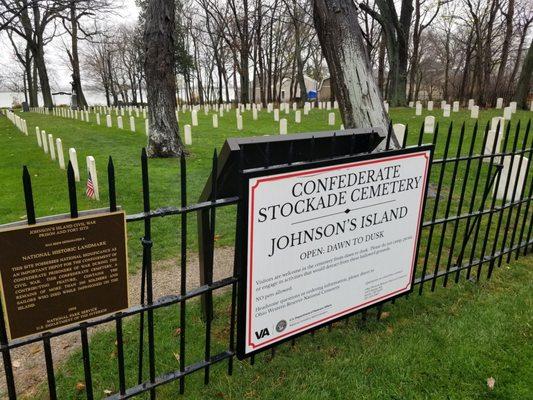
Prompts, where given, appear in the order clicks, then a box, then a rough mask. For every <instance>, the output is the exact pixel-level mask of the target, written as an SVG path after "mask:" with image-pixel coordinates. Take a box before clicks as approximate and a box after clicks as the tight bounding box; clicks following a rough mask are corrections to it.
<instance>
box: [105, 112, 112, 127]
mask: <svg viewBox="0 0 533 400" xmlns="http://www.w3.org/2000/svg"><path fill="white" fill-rule="evenodd" d="M105 120H106V124H107V127H108V128H111V127H112V126H113V122H112V121H111V115H109V114H107V115H106V116H105Z"/></svg>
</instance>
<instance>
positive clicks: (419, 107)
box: [415, 101, 422, 115]
mask: <svg viewBox="0 0 533 400" xmlns="http://www.w3.org/2000/svg"><path fill="white" fill-rule="evenodd" d="M415 115H422V103H420V102H418V101H417V102H416V110H415Z"/></svg>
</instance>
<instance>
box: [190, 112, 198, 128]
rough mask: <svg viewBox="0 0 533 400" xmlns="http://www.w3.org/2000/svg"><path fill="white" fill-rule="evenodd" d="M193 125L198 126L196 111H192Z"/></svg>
mask: <svg viewBox="0 0 533 400" xmlns="http://www.w3.org/2000/svg"><path fill="white" fill-rule="evenodd" d="M191 123H192V126H198V112H197V111H196V110H192V111H191Z"/></svg>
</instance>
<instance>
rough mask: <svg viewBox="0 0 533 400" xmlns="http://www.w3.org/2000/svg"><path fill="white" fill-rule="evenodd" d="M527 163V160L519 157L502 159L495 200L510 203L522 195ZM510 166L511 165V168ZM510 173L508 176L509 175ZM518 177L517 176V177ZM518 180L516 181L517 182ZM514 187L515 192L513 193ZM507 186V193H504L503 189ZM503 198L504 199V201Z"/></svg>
mask: <svg viewBox="0 0 533 400" xmlns="http://www.w3.org/2000/svg"><path fill="white" fill-rule="evenodd" d="M527 163H528V159H527V158H526V157H522V156H519V155H514V156H505V158H504V159H503V169H502V172H501V176H500V182H499V184H498V192H497V193H496V198H497V199H498V200H504V201H506V202H507V201H512V200H515V201H516V200H517V199H519V198H520V196H521V195H522V191H523V190H524V186H525V179H526V175H527ZM511 164H513V165H512V166H511ZM509 171H510V174H509ZM517 175H518V176H517ZM508 178H509V185H508V186H507V179H508ZM517 179H518V181H517ZM515 185H516V192H515V193H514V199H513V192H514V188H515ZM506 186H507V193H505V187H506ZM504 197H506V198H505V199H504Z"/></svg>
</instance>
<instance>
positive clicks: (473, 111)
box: [470, 106, 479, 119]
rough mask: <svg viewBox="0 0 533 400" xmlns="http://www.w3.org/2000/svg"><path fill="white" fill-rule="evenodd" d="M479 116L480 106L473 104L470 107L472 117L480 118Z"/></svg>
mask: <svg viewBox="0 0 533 400" xmlns="http://www.w3.org/2000/svg"><path fill="white" fill-rule="evenodd" d="M478 117H479V106H472V107H471V108H470V118H476V119H477V118H478Z"/></svg>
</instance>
